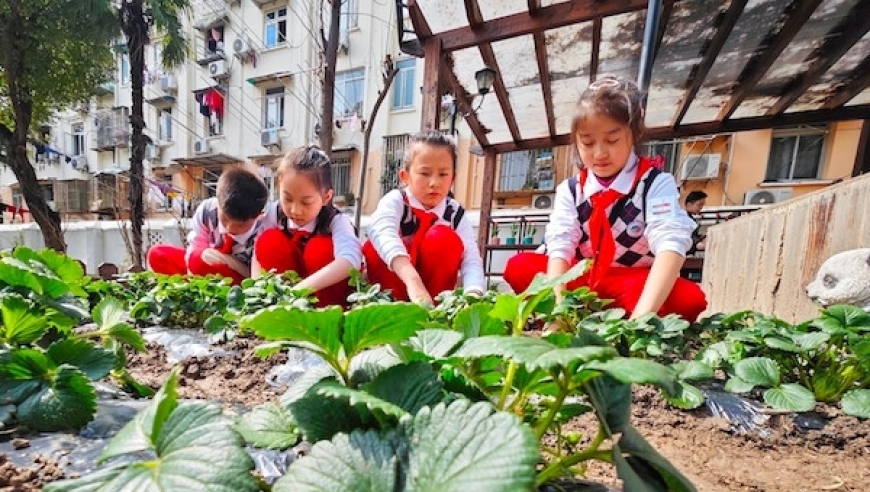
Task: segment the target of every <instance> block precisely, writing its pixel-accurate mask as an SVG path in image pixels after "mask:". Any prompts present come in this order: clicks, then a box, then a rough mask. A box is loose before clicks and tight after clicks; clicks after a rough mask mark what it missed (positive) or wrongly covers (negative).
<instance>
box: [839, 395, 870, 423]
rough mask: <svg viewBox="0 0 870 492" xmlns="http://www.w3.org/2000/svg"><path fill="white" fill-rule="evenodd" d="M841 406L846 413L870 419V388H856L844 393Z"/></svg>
mask: <svg viewBox="0 0 870 492" xmlns="http://www.w3.org/2000/svg"><path fill="white" fill-rule="evenodd" d="M840 406H841V407H842V408H843V412H844V413H846V415H852V416H853V417H858V418H862V419H870V389H854V390H851V391H849V392H847V393H846V394H845V395H843V399H842V400H840Z"/></svg>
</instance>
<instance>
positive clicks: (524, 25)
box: [411, 0, 678, 51]
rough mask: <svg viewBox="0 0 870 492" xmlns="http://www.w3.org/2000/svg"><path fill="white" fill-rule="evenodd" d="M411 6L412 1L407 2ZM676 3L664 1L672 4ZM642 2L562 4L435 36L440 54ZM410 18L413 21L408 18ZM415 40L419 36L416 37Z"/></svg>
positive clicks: (639, 7) (618, 11) (642, 4)
mask: <svg viewBox="0 0 870 492" xmlns="http://www.w3.org/2000/svg"><path fill="white" fill-rule="evenodd" d="M411 1H412V2H413V0H411ZM675 1H678V0H665V3H673V2H675ZM646 5H647V2H646V0H623V1H608V2H582V3H578V2H563V3H558V4H556V5H551V6H549V7H541V8H540V9H538V10H537V11H536V12H535V15H531V14H530V13H529V12H528V11H526V12H520V13H517V14H512V15H508V16H505V17H501V18H498V19H493V20H489V21H485V22H483V23H481V24H479V25H477V26H476V27H474V28H472V27H459V28H456V29H451V30H449V31H444V32H442V33H439V34H438V36H439V37H441V38H442V39H443V40H444V51H456V50H461V49H465V48H470V47H473V46H477V45H480V44H484V43H494V42H496V41H501V40H503V39H508V38H512V37H516V36H522V35H527V34H534V33H536V32H543V31H546V30H548V29H554V28H557V27H564V26H568V25H571V24H577V23H578V22H584V21H590V20H593V19H595V18H598V17H607V16H610V15H616V14H624V13H627V12H634V11H637V10H643V9H645V8H646ZM412 18H413V17H412ZM417 36H418V37H419V36H421V34H420V33H417Z"/></svg>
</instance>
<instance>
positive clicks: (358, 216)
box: [353, 55, 399, 234]
mask: <svg viewBox="0 0 870 492" xmlns="http://www.w3.org/2000/svg"><path fill="white" fill-rule="evenodd" d="M383 67H384V72H383V78H384V87H383V88H381V90H380V92H378V99H377V100H376V101H375V105H374V107H373V108H372V112H371V113H370V114H369V118H368V120H367V121H366V123H365V126H366V127H365V129H364V130H363V154H362V166H361V168H360V170H359V181H358V182H357V187H356V210H354V212H353V225H354V227H356V231H357V234H361V231H362V229H361V228H360V223H361V222H362V200H363V192H364V191H365V187H366V168H367V167H368V165H369V145H371V140H372V127H374V126H375V118H377V116H378V111H380V109H381V104H383V102H384V99H386V97H387V93H388V92H390V86H391V85H393V80H395V78H396V74H398V73H399V69H398V68H396V64H395V63H394V62H393V59H392V57H390V55H387V58H386V59H385V60H384V63H383Z"/></svg>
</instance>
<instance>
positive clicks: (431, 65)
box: [420, 37, 442, 132]
mask: <svg viewBox="0 0 870 492" xmlns="http://www.w3.org/2000/svg"><path fill="white" fill-rule="evenodd" d="M423 52H424V58H423V117H422V121H421V122H420V129H421V130H422V131H424V132H437V131H438V129H439V127H440V124H439V122H440V118H439V113H440V111H441V63H442V59H441V39H440V38H436V37H433V38H429V39H427V40H426V41H425V42H424V44H423Z"/></svg>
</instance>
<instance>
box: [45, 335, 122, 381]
mask: <svg viewBox="0 0 870 492" xmlns="http://www.w3.org/2000/svg"><path fill="white" fill-rule="evenodd" d="M45 355H47V356H48V358H49V359H51V360H52V362H54V364H55V365H57V366H60V365H61V364H69V365H71V366H75V367H78V368H79V370H81V371H82V372H83V373H84V374H85V375H86V376H87V377H89V378H91V379H92V380H94V381H97V380H100V379H103V378H104V377H106V375H108V374H109V371H111V370H112V368H113V367H115V360H116V359H115V353H114V352H112V351H111V350H109V349H106V348H104V347H98V346H96V345H94V344H93V343H91V342H89V341H87V340H82V339H78V338H67V339H64V340H59V341H57V342H55V343H53V344H51V345H50V346H49V347H48V350H46V352H45Z"/></svg>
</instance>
